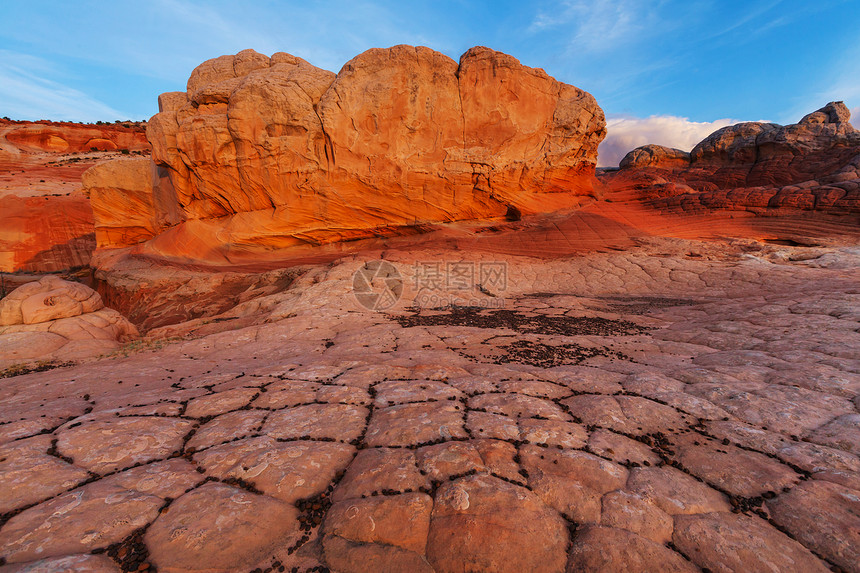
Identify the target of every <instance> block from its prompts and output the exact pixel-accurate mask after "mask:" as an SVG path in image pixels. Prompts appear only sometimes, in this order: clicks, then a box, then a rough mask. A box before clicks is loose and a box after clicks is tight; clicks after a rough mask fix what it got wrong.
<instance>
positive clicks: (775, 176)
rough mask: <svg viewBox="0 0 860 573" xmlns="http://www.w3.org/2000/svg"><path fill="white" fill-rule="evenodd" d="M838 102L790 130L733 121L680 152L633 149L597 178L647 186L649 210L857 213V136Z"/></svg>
mask: <svg viewBox="0 0 860 573" xmlns="http://www.w3.org/2000/svg"><path fill="white" fill-rule="evenodd" d="M850 118H851V114H850V112H849V111H848V108H847V107H846V106H845V104H844V103H842V102H831V103H829V104H827V105H826V106H824V107H823V108H821V109H819V110H817V111H814V112H812V113H810V114H807V115H806V116H804V117H803V119H801V120H800V122H798V123H796V124H791V125H785V126H782V125H777V124H774V123H755V122H748V123H739V124H736V125H731V126H728V127H724V128H722V129H719V130H717V131H715V132H714V133H712V134H711V135H709V136H708V137H706V138H705V139H704V140H703V141H701V142H700V143H699V144H698V145H696V146H695V147H694V148H693V150H692V151H691V152H690V153H689V154H687V153H685V152H683V151H680V150H677V149H669V148H666V147H662V146H659V145H646V146H643V147H639V148H637V149H634V150H633V151H631V152H630V153H628V154H627V156H626V157H625V158H624V159H623V160H622V161H621V164H620V166H621V170H620V172H618V173H616V174H611V175H609V176H608V177H606V178H605V180H604V183H606V184H607V186H609V187H610V188H612V189H616V190H617V189H618V188H620V187H624V186H627V187H637V188H640V189H646V188H647V189H648V193H649V194H650V195H651V196H652V197H656V198H659V199H661V200H662V203H660V204H658V205H657V206H658V207H659V206H670V207H680V208H682V209H684V210H686V211H691V210H692V211H695V210H702V209H735V208H740V209H744V210H751V211H754V212H759V213H764V214H766V213H767V212H769V211H770V212H776V211H777V210H786V209H791V210H801V211H831V212H839V213H845V212H860V132H858V131H857V130H856V129H855V128H854V127H853V126H852V125H851V124H850V123H849V120H850Z"/></svg>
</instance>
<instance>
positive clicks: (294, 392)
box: [253, 380, 321, 410]
mask: <svg viewBox="0 0 860 573" xmlns="http://www.w3.org/2000/svg"><path fill="white" fill-rule="evenodd" d="M320 388H321V385H320V384H319V382H306V381H303V380H283V381H279V382H275V383H273V384H270V385H268V386H266V391H265V392H263V393H261V394H260V395H259V396H258V397H257V399H256V400H254V403H253V406H254V407H255V408H271V409H275V410H277V409H280V408H285V407H289V406H298V405H299V404H307V403H309V402H313V401H314V400H316V396H317V390H319V389H320Z"/></svg>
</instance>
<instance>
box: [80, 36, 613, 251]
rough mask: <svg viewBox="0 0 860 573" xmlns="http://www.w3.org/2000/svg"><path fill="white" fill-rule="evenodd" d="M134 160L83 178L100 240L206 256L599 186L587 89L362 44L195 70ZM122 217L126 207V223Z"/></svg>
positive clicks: (488, 64)
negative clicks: (147, 152) (332, 52)
mask: <svg viewBox="0 0 860 573" xmlns="http://www.w3.org/2000/svg"><path fill="white" fill-rule="evenodd" d="M159 108H160V109H161V112H160V113H159V114H157V115H156V116H154V117H153V118H152V120H151V121H150V122H149V127H148V129H147V136H148V138H149V140H150V142H151V143H152V146H153V155H152V161H153V164H152V166H150V165H149V164H148V162H146V161H145V160H139V161H138V162H137V163H135V162H131V161H129V162H126V163H125V164H107V165H103V166H99V167H97V168H94V169H93V170H91V171H89V172H88V173H87V174H86V175H85V178H84V187H85V188H86V189H87V190H89V192H90V194H91V198H92V202H93V210H94V213H95V219H96V223H95V225H96V240H97V243H98V246H99V247H100V248H109V247H122V246H129V245H134V244H137V243H140V242H141V241H144V240H146V239H149V241H148V242H147V245H146V246H145V249H146V250H147V251H148V252H150V253H153V254H158V255H162V256H165V257H168V258H169V257H174V258H180V259H184V260H189V259H190V260H197V261H204V262H210V263H213V262H214V263H224V262H235V261H237V260H241V259H243V258H245V257H246V258H251V259H253V258H254V257H255V256H258V255H259V254H261V253H264V252H266V251H270V250H272V249H278V248H283V247H291V246H297V245H308V244H311V245H318V244H324V243H331V242H335V241H345V240H352V239H357V238H366V237H373V236H377V235H385V234H390V233H392V232H394V228H397V227H401V228H402V227H409V226H419V225H421V224H424V223H428V222H445V221H456V220H464V219H486V218H494V217H509V218H517V217H519V216H520V215H521V214H524V213H535V212H550V211H554V210H557V209H561V208H570V207H575V206H577V205H580V204H581V203H582V198H583V196H588V195H590V194H591V192H592V177H593V174H594V167H595V164H596V158H597V146H598V144H599V143H600V141H601V140H602V139H603V137H604V135H605V122H604V117H603V112H602V110H601V109H600V107H599V106H598V105H597V103H596V102H595V100H594V98H593V97H592V96H591V95H590V94H588V93H586V92H584V91H582V90H580V89H578V88H575V87H573V86H570V85H567V84H563V83H561V82H558V81H556V80H554V79H553V78H551V77H550V76H548V75H547V74H546V73H545V72H544V71H543V70H540V69H534V68H529V67H526V66H523V65H522V64H520V63H519V62H518V61H517V60H516V59H514V58H513V57H511V56H508V55H505V54H502V53H499V52H495V51H493V50H490V49H488V48H480V47H479V48H472V49H471V50H469V51H468V52H466V53H465V54H463V56H462V57H461V58H460V62H459V64H458V63H457V62H455V61H453V60H451V59H450V58H448V57H447V56H444V55H443V54H440V53H438V52H435V51H433V50H430V49H428V48H421V47H418V48H416V47H411V46H395V47H393V48H389V49H372V50H368V51H367V52H364V53H363V54H360V55H359V56H357V57H356V58H354V59H353V60H351V61H350V62H348V63H347V64H346V65H345V66H344V67H343V69H342V70H341V71H340V73H339V74H337V75H335V74H333V73H331V72H327V71H325V70H321V69H319V68H316V67H314V66H312V65H311V64H309V63H307V62H305V61H304V60H301V59H300V58H296V57H294V56H290V55H288V54H284V53H277V54H274V55H273V56H272V57H271V58H269V57H266V56H263V55H261V54H258V53H256V52H254V51H253V50H246V51H243V52H241V53H239V54H237V55H236V56H222V57H220V58H216V59H214V60H209V61H207V62H204V63H203V64H201V65H200V66H198V67H197V68H196V69H195V70H194V72H192V74H191V77H190V78H189V80H188V89H187V91H186V92H176V93H168V94H162V96H161V97H160V98H159ZM132 213H133V214H134V215H132Z"/></svg>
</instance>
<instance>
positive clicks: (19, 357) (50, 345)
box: [0, 276, 138, 367]
mask: <svg viewBox="0 0 860 573" xmlns="http://www.w3.org/2000/svg"><path fill="white" fill-rule="evenodd" d="M137 336H138V332H137V329H136V328H135V327H134V325H132V324H131V323H130V322H128V321H127V320H126V319H125V318H124V317H123V316H122V315H121V314H119V313H118V312H116V311H115V310H111V309H109V308H104V304H103V303H102V299H101V297H100V296H99V294H98V293H97V292H95V291H94V290H93V289H91V288H89V287H88V286H85V285H82V284H79V283H73V282H68V281H64V280H62V279H60V278H58V277H55V276H46V277H44V278H42V279H41V280H39V281H37V282H31V283H27V284H25V285H23V286H20V287H18V288H17V289H15V290H14V291H12V292H11V293H10V294H9V295H7V296H6V297H5V298H3V299H0V367H3V366H4V365H5V366H8V365H10V364H12V363H15V362H25V361H31V360H69V359H80V358H86V357H92V356H98V355H100V354H104V353H106V352H110V351H112V350H115V349H117V348H119V347H120V346H121V343H122V342H127V341H128V340H131V339H133V338H136V337H137Z"/></svg>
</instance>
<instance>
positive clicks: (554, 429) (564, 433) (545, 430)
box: [518, 418, 588, 449]
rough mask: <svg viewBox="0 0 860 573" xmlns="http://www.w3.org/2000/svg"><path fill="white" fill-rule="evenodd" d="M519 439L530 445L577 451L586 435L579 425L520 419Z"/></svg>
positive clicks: (584, 440) (586, 438)
mask: <svg viewBox="0 0 860 573" xmlns="http://www.w3.org/2000/svg"><path fill="white" fill-rule="evenodd" d="M518 425H519V428H520V439H521V440H523V441H527V442H529V443H532V444H547V445H549V446H561V447H563V448H573V449H578V448H582V447H584V446H585V444H586V442H587V441H588V434H587V433H586V431H585V428H584V427H582V425H580V424H574V423H573V422H561V421H558V420H538V419H534V418H520V419H519V420H518Z"/></svg>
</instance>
